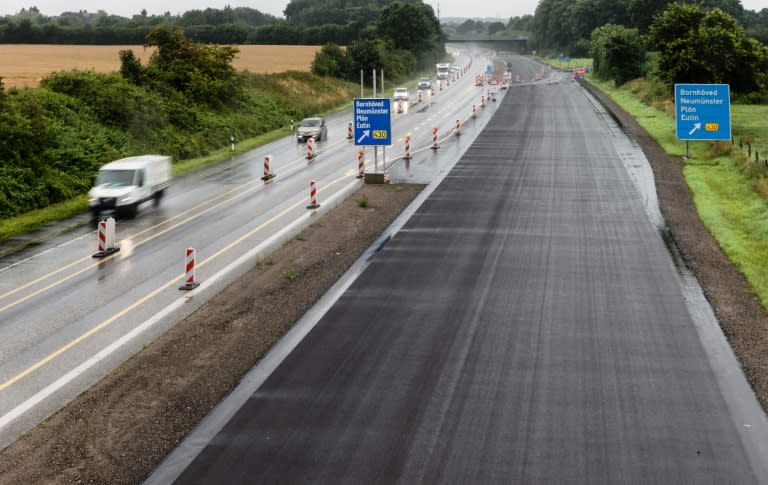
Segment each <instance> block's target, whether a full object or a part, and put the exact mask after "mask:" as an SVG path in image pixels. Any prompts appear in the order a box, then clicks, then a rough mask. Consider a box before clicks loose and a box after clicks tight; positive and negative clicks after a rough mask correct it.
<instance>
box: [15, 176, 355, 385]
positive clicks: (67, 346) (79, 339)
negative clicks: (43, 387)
mask: <svg viewBox="0 0 768 485" xmlns="http://www.w3.org/2000/svg"><path fill="white" fill-rule="evenodd" d="M351 173H354V171H352V170H350V171H349V172H346V173H345V174H344V176H342V177H339V178H337V179H335V180H333V181H331V182H330V183H328V184H327V185H325V186H324V187H326V188H327V187H331V186H333V185H336V184H337V183H339V182H340V181H342V180H344V179H347V178H348V177H349V176H350V174H351ZM302 204H306V200H305V199H304V198H302V199H301V200H300V201H298V202H296V203H294V204H292V205H291V206H289V207H287V208H286V209H284V210H282V211H281V212H280V213H278V214H276V215H274V216H272V217H271V218H270V219H269V220H267V221H264V222H263V223H261V224H260V225H258V226H257V227H255V228H254V229H252V230H251V231H249V232H248V233H247V234H245V235H243V236H241V237H240V238H239V239H237V240H236V241H234V242H232V243H230V244H228V245H227V246H225V247H224V248H222V249H220V250H218V251H216V253H214V254H213V255H211V256H210V257H208V258H206V259H205V260H204V261H202V262H201V263H200V264H199V265H198V267H202V266H205V265H206V264H207V263H210V262H211V261H213V260H214V259H216V258H218V257H219V256H221V255H222V254H224V253H225V252H227V251H229V250H230V249H232V248H233V247H234V246H236V245H237V244H239V243H241V242H242V241H244V240H245V239H247V238H249V237H250V236H252V235H253V234H255V233H257V232H258V231H261V230H262V229H264V228H265V227H267V226H268V225H270V224H272V223H273V222H275V221H277V220H278V219H280V218H281V217H283V216H284V215H286V214H287V213H288V212H290V211H292V210H294V209H296V208H297V207H299V206H300V205H302ZM183 277H184V274H183V273H179V275H178V276H176V277H175V278H173V279H172V280H170V281H168V282H166V283H164V284H163V285H161V286H160V287H158V288H157V289H156V290H154V291H152V292H151V293H149V294H147V295H145V296H143V297H142V298H140V299H139V300H137V301H135V302H134V303H132V304H130V305H128V306H127V307H125V308H123V309H122V310H120V311H119V312H117V313H115V314H114V315H113V316H111V317H109V318H108V319H106V320H104V321H103V322H101V323H99V324H98V325H96V326H95V327H93V328H92V329H90V330H88V331H87V332H85V333H83V334H82V335H80V336H78V337H76V338H74V339H72V340H71V341H69V342H68V343H67V344H65V345H64V346H62V347H60V348H59V349H58V350H56V351H54V352H52V353H50V354H48V355H47V356H46V357H44V358H42V359H40V360H39V361H37V362H36V363H35V364H33V365H31V366H30V367H28V368H27V369H25V370H23V371H21V372H19V373H18V374H16V375H15V376H13V377H11V378H10V379H8V380H7V381H5V382H3V383H2V384H0V391H4V390H5V389H7V388H9V387H10V386H12V385H13V384H15V383H17V382H19V381H20V380H22V379H24V378H25V377H27V376H28V375H29V374H31V373H33V372H34V371H36V370H38V369H40V368H41V367H43V366H44V365H46V364H48V363H49V362H51V361H52V360H54V359H55V358H56V357H58V356H60V355H62V354H63V353H64V352H66V351H68V350H70V349H71V348H72V347H74V346H76V345H77V344H79V343H80V342H82V341H83V340H85V339H87V338H88V337H90V336H91V335H93V334H95V333H97V332H99V331H100V330H102V329H103V328H105V327H106V326H108V325H110V324H111V323H113V322H114V321H115V320H117V319H118V318H120V317H122V316H124V315H126V314H127V313H128V312H130V311H132V310H134V309H136V308H137V307H139V306H141V305H143V304H144V303H146V302H147V301H149V300H151V299H152V298H154V297H155V296H157V295H158V294H159V293H160V292H161V291H163V290H166V289H168V288H169V287H170V286H172V285H174V284H178V283H179V281H180V280H181V279H182V278H183Z"/></svg>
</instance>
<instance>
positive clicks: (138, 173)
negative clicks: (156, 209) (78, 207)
mask: <svg viewBox="0 0 768 485" xmlns="http://www.w3.org/2000/svg"><path fill="white" fill-rule="evenodd" d="M170 180H171V157H169V156H165V155H141V156H138V157H128V158H122V159H120V160H116V161H114V162H111V163H108V164H106V165H104V166H103V167H101V169H99V175H98V177H96V181H95V182H94V184H93V188H92V189H91V190H90V192H88V204H89V206H90V208H91V212H92V213H93V215H94V217H98V216H99V214H100V213H101V212H103V211H114V212H117V213H118V214H119V215H125V216H127V217H135V216H136V212H137V210H138V208H139V205H141V204H142V203H144V202H147V201H149V200H153V201H154V202H155V205H157V204H159V203H160V199H162V198H163V194H164V193H165V189H167V188H168V185H169V182H170Z"/></svg>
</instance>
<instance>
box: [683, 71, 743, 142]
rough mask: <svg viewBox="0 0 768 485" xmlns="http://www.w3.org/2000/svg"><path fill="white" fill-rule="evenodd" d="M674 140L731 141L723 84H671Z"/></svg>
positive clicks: (727, 90)
mask: <svg viewBox="0 0 768 485" xmlns="http://www.w3.org/2000/svg"><path fill="white" fill-rule="evenodd" d="M675 126H676V131H677V139H678V140H685V142H686V143H685V155H686V156H689V153H688V142H689V141H692V140H693V141H712V140H723V141H725V140H728V141H730V140H731V98H730V86H728V85H727V84H675Z"/></svg>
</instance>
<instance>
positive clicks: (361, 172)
mask: <svg viewBox="0 0 768 485" xmlns="http://www.w3.org/2000/svg"><path fill="white" fill-rule="evenodd" d="M364 158H365V151H364V150H363V148H362V147H360V148H358V149H357V178H359V179H361V178H363V177H365V160H364Z"/></svg>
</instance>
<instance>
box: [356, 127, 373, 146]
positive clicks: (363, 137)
mask: <svg viewBox="0 0 768 485" xmlns="http://www.w3.org/2000/svg"><path fill="white" fill-rule="evenodd" d="M370 134H371V130H365V131H363V136H361V137H360V138H358V139H357V142H358V143H360V142H361V141H363V140H365V139H366V138H368V135H370Z"/></svg>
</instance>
